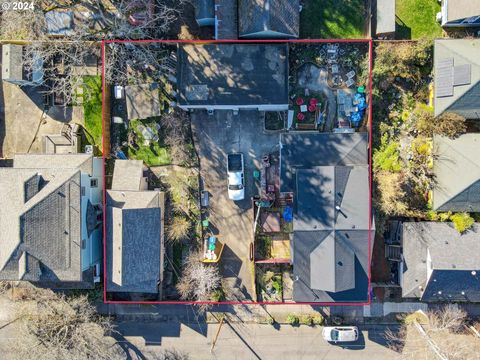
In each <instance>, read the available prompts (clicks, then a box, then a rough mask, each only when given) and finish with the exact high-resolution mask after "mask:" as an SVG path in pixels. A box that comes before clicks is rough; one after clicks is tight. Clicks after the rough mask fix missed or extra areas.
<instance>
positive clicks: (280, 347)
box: [117, 322, 398, 360]
mask: <svg viewBox="0 0 480 360" xmlns="http://www.w3.org/2000/svg"><path fill="white" fill-rule="evenodd" d="M117 330H118V331H119V332H120V334H121V336H120V337H119V340H120V341H122V343H121V344H122V348H123V349H124V350H125V351H126V352H127V353H128V354H129V355H130V358H131V359H150V358H156V357H159V356H160V355H161V354H164V352H165V351H168V350H176V351H178V352H179V353H180V354H184V355H188V356H189V357H188V358H189V359H195V360H196V359H242V360H248V359H275V360H280V359H289V360H290V359H335V360H341V359H348V360H355V359H362V360H380V359H381V360H385V359H396V358H398V356H397V354H396V353H395V352H393V351H392V350H390V349H388V348H387V347H386V346H385V345H384V341H383V337H382V334H383V332H384V331H385V327H383V326H375V327H367V328H363V329H362V330H363V331H362V334H361V336H360V339H359V340H358V342H357V343H356V344H354V345H349V346H343V347H342V346H339V345H332V344H329V343H327V342H326V341H325V340H323V338H322V334H321V328H320V327H316V328H312V327H307V326H300V327H292V326H290V325H282V326H281V327H280V328H279V329H275V328H274V327H273V326H270V325H257V324H246V323H235V324H232V325H230V324H227V323H225V324H224V325H223V326H222V328H221V330H220V334H219V336H218V340H217V342H216V345H215V349H214V351H213V352H212V353H210V348H211V344H212V341H213V339H214V338H215V335H216V333H217V331H218V324H210V325H206V324H204V323H202V324H198V323H193V324H190V325H188V326H187V325H184V324H180V323H169V322H167V323H132V322H128V323H126V322H124V323H119V324H118V328H117Z"/></svg>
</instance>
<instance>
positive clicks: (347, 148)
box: [280, 132, 374, 302]
mask: <svg viewBox="0 0 480 360" xmlns="http://www.w3.org/2000/svg"><path fill="white" fill-rule="evenodd" d="M280 141H281V164H280V169H281V170H280V173H281V174H280V177H281V179H280V181H281V184H280V191H281V192H282V193H288V192H292V193H293V197H294V219H293V239H292V260H293V261H292V262H293V279H294V283H293V300H294V301H295V302H366V301H368V271H369V270H368V269H369V263H368V262H369V251H370V253H371V249H372V248H373V239H374V229H373V221H372V223H371V224H369V221H370V220H371V219H372V218H371V215H370V209H369V208H370V202H369V193H370V191H369V167H368V135H367V134H366V133H353V134H334V133H317V132H315V133H305V134H282V135H281V139H280ZM369 237H370V239H369ZM369 241H370V242H371V246H370V248H369Z"/></svg>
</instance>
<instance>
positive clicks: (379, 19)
mask: <svg viewBox="0 0 480 360" xmlns="http://www.w3.org/2000/svg"><path fill="white" fill-rule="evenodd" d="M375 5H376V11H375V12H376V14H377V16H376V18H375V30H374V31H375V32H374V33H375V36H376V37H377V38H381V39H391V38H394V37H395V0H376V1H375Z"/></svg>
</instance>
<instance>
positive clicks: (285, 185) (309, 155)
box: [280, 132, 368, 192]
mask: <svg viewBox="0 0 480 360" xmlns="http://www.w3.org/2000/svg"><path fill="white" fill-rule="evenodd" d="M280 143H281V146H282V154H281V164H280V183H281V184H280V188H281V191H282V192H289V191H293V190H294V189H295V171H296V169H299V168H304V169H309V168H312V167H316V166H333V165H364V164H367V162H368V160H367V159H368V151H367V146H368V134H367V133H353V134H336V133H318V132H311V133H288V134H282V135H281V137H280Z"/></svg>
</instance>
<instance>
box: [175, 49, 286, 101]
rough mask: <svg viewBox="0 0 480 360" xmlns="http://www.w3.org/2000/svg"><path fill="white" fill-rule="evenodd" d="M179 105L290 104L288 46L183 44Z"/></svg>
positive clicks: (179, 70) (178, 75)
mask: <svg viewBox="0 0 480 360" xmlns="http://www.w3.org/2000/svg"><path fill="white" fill-rule="evenodd" d="M178 54H179V55H178V71H177V82H178V103H179V105H184V106H186V105H190V106H194V105H198V106H208V105H210V106H214V105H232V106H235V105H236V106H248V105H285V104H288V84H287V79H288V70H287V69H288V59H287V45H286V44H267V45H265V44H263V45H258V44H206V45H198V44H195V45H192V44H180V46H179V50H178Z"/></svg>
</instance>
